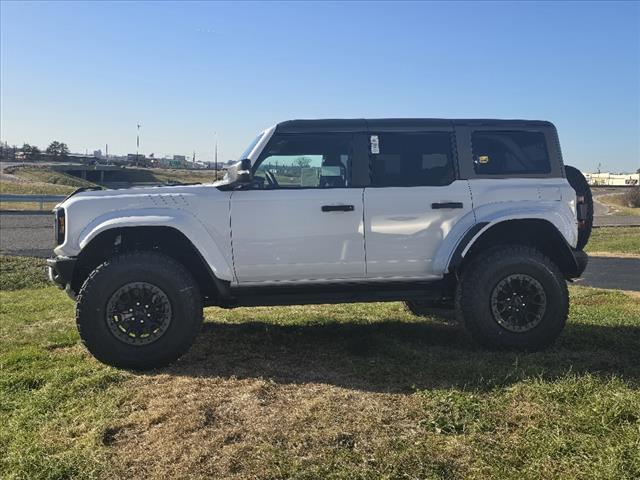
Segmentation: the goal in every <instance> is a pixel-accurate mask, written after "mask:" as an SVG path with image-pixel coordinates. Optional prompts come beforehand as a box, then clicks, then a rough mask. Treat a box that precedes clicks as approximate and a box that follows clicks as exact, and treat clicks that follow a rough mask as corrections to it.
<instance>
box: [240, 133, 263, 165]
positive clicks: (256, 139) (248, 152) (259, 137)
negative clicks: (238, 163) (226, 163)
mask: <svg viewBox="0 0 640 480" xmlns="http://www.w3.org/2000/svg"><path fill="white" fill-rule="evenodd" d="M263 135H264V132H262V133H261V134H260V135H258V136H257V137H256V138H255V140H253V142H251V143H250V144H249V146H248V147H247V149H246V150H245V151H244V152H242V154H241V155H240V157H239V158H238V160H244V159H245V158H249V154H250V153H251V151H252V150H253V149H254V148H255V146H256V145H257V144H258V142H259V141H260V139H261V138H262V136H263Z"/></svg>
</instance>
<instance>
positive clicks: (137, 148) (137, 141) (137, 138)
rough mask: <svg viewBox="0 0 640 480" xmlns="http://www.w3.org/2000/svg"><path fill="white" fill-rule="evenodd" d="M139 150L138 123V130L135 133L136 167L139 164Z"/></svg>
mask: <svg viewBox="0 0 640 480" xmlns="http://www.w3.org/2000/svg"><path fill="white" fill-rule="evenodd" d="M139 150H140V124H139V123H138V132H137V134H136V167H137V166H139V160H138V152H139Z"/></svg>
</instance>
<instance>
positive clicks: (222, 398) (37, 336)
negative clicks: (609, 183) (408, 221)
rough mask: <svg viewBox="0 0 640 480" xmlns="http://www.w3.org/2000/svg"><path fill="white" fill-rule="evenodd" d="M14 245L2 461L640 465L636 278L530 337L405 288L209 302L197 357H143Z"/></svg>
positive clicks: (280, 473) (492, 470) (266, 469)
mask: <svg viewBox="0 0 640 480" xmlns="http://www.w3.org/2000/svg"><path fill="white" fill-rule="evenodd" d="M0 262H1V265H2V270H1V271H0V289H1V291H0V478H16V479H18V478H29V479H31V478H34V479H38V478H47V479H53V478H115V477H120V478H162V479H166V478H185V477H187V476H189V477H191V478H270V479H276V478H300V479H302V478H304V479H315V478H344V479H347V478H349V479H351V478H363V479H364V478H372V479H373V478H514V479H516V478H517V479H529V478H531V479H533V478H540V479H549V478H563V479H564V478H585V479H586V478H593V479H596V478H597V479H604V478H608V479H616V480H617V479H625V478H627V479H631V478H638V477H639V476H640V349H639V348H638V346H639V345H640V302H639V301H638V297H637V296H636V297H632V296H630V295H627V294H624V293H620V292H611V291H602V290H595V289H589V288H581V287H571V289H570V292H571V297H572V298H571V300H572V307H571V314H570V319H569V323H568V325H567V328H566V330H565V332H564V334H563V336H562V337H561V339H560V340H559V341H558V343H557V345H556V346H555V347H554V348H552V349H550V350H548V351H545V352H539V353H530V354H518V353H513V352H486V351H483V350H481V349H479V348H478V347H476V346H475V345H473V344H472V343H471V342H470V340H469V339H468V338H467V337H466V336H465V335H464V333H463V332H462V331H461V329H460V328H459V327H456V326H451V325H446V324H444V323H441V322H439V321H436V320H433V319H418V318H415V317H412V316H410V315H409V314H408V313H407V312H405V311H404V310H403V308H402V306H401V305H400V304H398V303H388V304H354V305H336V306H328V305H319V306H306V307H278V308H254V309H244V308H243V309H237V310H221V309H216V308H208V309H206V311H205V314H206V322H205V325H204V328H203V331H202V332H201V334H200V336H199V337H198V339H197V342H196V345H195V346H194V347H193V348H192V350H191V351H190V353H189V354H188V355H187V356H186V357H185V358H183V359H182V360H181V361H179V362H178V363H177V364H176V365H174V366H172V367H170V368H166V369H162V370H158V371H154V372H147V373H132V372H124V371H119V370H115V369H112V368H109V367H105V366H103V365H101V364H99V363H98V362H96V361H95V360H94V359H93V358H92V357H91V356H90V355H88V354H87V353H86V351H85V350H84V348H83V347H82V346H81V344H80V343H79V340H78V336H77V333H76V331H75V326H74V319H73V303H72V302H71V300H69V299H68V298H67V297H66V295H65V294H64V293H63V292H61V291H59V290H57V289H55V288H52V287H42V285H43V284H44V283H43V280H42V277H41V275H42V274H41V272H42V270H41V263H40V261H39V260H29V259H9V260H8V259H7V258H6V257H2V258H0Z"/></svg>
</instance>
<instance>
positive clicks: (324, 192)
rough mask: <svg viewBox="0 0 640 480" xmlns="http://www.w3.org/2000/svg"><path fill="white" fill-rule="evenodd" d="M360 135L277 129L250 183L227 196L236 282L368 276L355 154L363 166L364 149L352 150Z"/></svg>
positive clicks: (260, 158) (258, 162) (326, 279)
mask: <svg viewBox="0 0 640 480" xmlns="http://www.w3.org/2000/svg"><path fill="white" fill-rule="evenodd" d="M357 135H360V138H363V137H362V134H356V133H348V132H347V133H344V132H343V133H320V134H318V133H292V134H284V133H280V134H279V133H276V134H274V136H273V137H272V138H271V140H270V141H269V144H268V145H267V146H266V147H265V150H264V151H263V152H262V153H261V154H260V157H259V158H258V160H257V161H256V164H255V165H254V176H255V179H256V181H257V182H256V185H255V188H252V189H246V190H238V191H234V192H233V194H232V196H231V232H232V246H233V259H234V267H235V272H236V277H237V279H238V282H239V283H240V284H247V283H256V282H260V283H264V282H301V281H312V282H320V281H336V280H342V279H363V278H365V258H364V226H363V200H362V194H363V187H362V186H359V185H357V184H355V183H354V178H356V176H354V168H355V167H354V166H355V165H356V164H357V163H358V162H357V159H358V158H360V162H359V163H360V164H361V166H362V164H364V166H365V167H366V149H365V148H364V147H360V148H357V147H356V142H355V138H356V136H357ZM360 143H361V144H362V142H360ZM358 151H359V152H360V153H358ZM363 160H364V161H363Z"/></svg>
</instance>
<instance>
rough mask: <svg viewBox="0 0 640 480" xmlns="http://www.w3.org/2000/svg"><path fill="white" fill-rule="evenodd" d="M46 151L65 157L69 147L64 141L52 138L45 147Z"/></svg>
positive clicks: (55, 155)
mask: <svg viewBox="0 0 640 480" xmlns="http://www.w3.org/2000/svg"><path fill="white" fill-rule="evenodd" d="M47 153H48V154H49V155H53V156H54V157H66V156H67V155H68V154H69V147H68V146H67V144H66V143H63V142H58V141H57V140H54V141H53V142H51V143H50V144H49V146H48V147H47Z"/></svg>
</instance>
